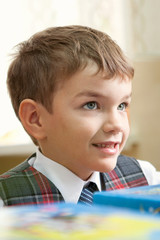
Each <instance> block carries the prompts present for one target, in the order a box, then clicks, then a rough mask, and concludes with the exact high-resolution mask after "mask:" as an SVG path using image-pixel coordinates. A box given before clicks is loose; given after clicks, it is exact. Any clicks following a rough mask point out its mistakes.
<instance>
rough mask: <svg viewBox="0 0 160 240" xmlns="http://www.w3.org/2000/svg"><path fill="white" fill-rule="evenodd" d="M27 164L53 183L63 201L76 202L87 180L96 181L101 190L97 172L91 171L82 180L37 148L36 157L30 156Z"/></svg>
mask: <svg viewBox="0 0 160 240" xmlns="http://www.w3.org/2000/svg"><path fill="white" fill-rule="evenodd" d="M29 164H30V165H31V166H33V167H34V168H35V169H36V170H37V171H39V172H41V173H42V174H43V175H44V176H46V177H47V178H48V179H49V180H50V181H51V182H52V183H54V185H55V186H56V187H57V188H58V189H59V191H60V192H61V194H62V196H63V198H64V200H65V202H72V203H77V202H78V199H79V197H80V194H81V191H82V189H83V187H84V185H85V184H87V183H88V182H94V183H96V184H97V187H98V189H99V190H100V191H101V185H100V174H99V172H93V174H92V175H91V177H90V178H89V179H88V180H87V181H83V180H82V179H81V178H79V177H78V176H77V175H75V174H74V173H72V172H71V171H70V170H69V169H67V168H66V167H64V166H62V165H61V164H59V163H57V162H55V161H53V160H51V159H49V158H47V157H45V156H44V155H43V154H42V153H41V152H40V151H39V149H38V148H37V151H36V157H35V158H31V159H30V160H29Z"/></svg>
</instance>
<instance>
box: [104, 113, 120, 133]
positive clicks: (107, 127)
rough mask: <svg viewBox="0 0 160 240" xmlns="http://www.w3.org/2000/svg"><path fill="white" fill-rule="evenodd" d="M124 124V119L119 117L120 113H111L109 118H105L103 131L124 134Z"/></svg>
mask: <svg viewBox="0 0 160 240" xmlns="http://www.w3.org/2000/svg"><path fill="white" fill-rule="evenodd" d="M123 124H124V123H123V121H122V117H121V116H120V115H119V113H117V112H116V113H115V112H114V113H113V112H112V113H109V114H107V116H105V119H104V123H103V131H104V132H115V133H119V132H122V129H123Z"/></svg>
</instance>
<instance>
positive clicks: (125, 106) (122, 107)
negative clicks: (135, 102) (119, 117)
mask: <svg viewBox="0 0 160 240" xmlns="http://www.w3.org/2000/svg"><path fill="white" fill-rule="evenodd" d="M126 108H127V103H121V104H120V105H119V106H118V110H120V111H124V110H125V109H126Z"/></svg>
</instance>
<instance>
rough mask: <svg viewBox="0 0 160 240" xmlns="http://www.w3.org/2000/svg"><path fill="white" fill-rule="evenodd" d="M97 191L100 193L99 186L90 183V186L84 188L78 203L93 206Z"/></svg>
mask: <svg viewBox="0 0 160 240" xmlns="http://www.w3.org/2000/svg"><path fill="white" fill-rule="evenodd" d="M96 191H98V188H97V185H96V184H95V183H93V182H90V183H89V184H88V186H86V187H84V188H83V190H82V192H81V195H80V198H79V200H78V202H79V203H84V204H86V205H89V206H91V205H92V202H93V193H94V192H96Z"/></svg>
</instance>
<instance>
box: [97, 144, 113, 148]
mask: <svg viewBox="0 0 160 240" xmlns="http://www.w3.org/2000/svg"><path fill="white" fill-rule="evenodd" d="M96 146H97V147H100V148H114V144H104V143H102V144H96Z"/></svg>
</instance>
